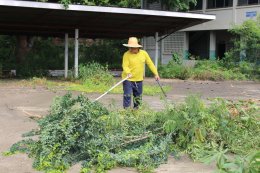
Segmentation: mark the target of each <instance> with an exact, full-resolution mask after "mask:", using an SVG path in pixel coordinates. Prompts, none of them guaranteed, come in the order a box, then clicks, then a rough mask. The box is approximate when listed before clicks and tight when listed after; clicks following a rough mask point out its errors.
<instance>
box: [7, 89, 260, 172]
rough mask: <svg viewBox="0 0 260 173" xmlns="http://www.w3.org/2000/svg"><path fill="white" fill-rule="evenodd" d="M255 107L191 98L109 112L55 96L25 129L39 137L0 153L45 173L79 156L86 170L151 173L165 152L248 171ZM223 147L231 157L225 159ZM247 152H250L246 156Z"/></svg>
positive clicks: (255, 142)
mask: <svg viewBox="0 0 260 173" xmlns="http://www.w3.org/2000/svg"><path fill="white" fill-rule="evenodd" d="M259 111H260V110H259V107H258V106H257V105H255V104H254V103H253V102H250V101H246V102H245V101H244V102H230V101H226V100H223V99H216V100H214V102H213V103H212V104H211V105H209V106H206V105H205V104H204V103H203V102H202V100H201V99H199V98H198V97H197V96H190V97H188V98H187V99H186V102H185V103H183V104H180V105H170V104H169V105H166V109H165V110H163V111H160V112H154V111H152V110H150V109H148V108H141V109H140V110H113V109H112V110H111V111H110V112H109V111H108V110H107V109H106V108H104V107H103V106H102V105H100V104H99V103H97V102H91V101H90V100H88V99H87V98H85V97H84V96H82V95H80V96H78V97H76V98H72V96H71V94H67V95H65V96H63V97H59V98H57V99H56V100H55V102H54V103H53V105H52V108H51V111H50V114H49V115H48V116H46V117H45V118H43V119H41V120H40V121H39V127H40V129H39V130H38V131H34V132H33V133H32V134H36V135H37V134H38V135H39V136H38V138H37V139H35V140H33V139H27V140H23V141H20V142H18V143H16V144H14V145H13V146H12V147H11V148H10V151H9V152H7V153H5V154H6V155H10V154H12V153H16V152H18V151H20V152H26V153H28V154H29V156H30V157H32V158H34V164H33V166H34V167H35V168H36V169H38V170H42V171H45V172H52V171H56V172H63V171H64V170H66V169H68V167H69V166H71V165H72V164H74V163H76V162H79V161H83V165H82V170H81V172H85V173H86V172H90V171H91V170H95V171H96V172H105V170H107V169H111V168H113V167H115V166H117V165H119V166H120V165H121V166H131V167H136V168H137V169H138V170H139V171H140V172H151V171H152V170H153V169H154V168H155V167H157V166H158V165H159V164H161V163H163V162H165V161H166V160H167V157H168V154H170V153H173V152H175V153H176V152H177V151H185V152H186V153H188V154H189V155H190V156H191V157H192V158H193V159H194V160H202V161H203V159H204V161H208V162H209V161H211V160H216V161H217V168H218V169H219V170H220V171H221V172H223V173H229V172H232V169H233V167H239V169H242V170H243V171H242V173H247V172H249V171H251V172H252V173H254V170H258V169H257V168H259V164H258V163H259V160H257V159H259V152H255V151H257V150H258V151H259V149H260V143H259V141H260V136H259V135H256V134H259V133H260V125H259V122H258V119H259ZM227 152H231V153H233V154H235V155H237V159H236V160H233V159H228V158H227V156H226V155H225V153H227ZM248 153H252V154H251V155H250V156H248V157H247V156H246V155H247V154H248ZM244 161H245V162H244ZM230 165H233V166H232V167H230ZM228 166H229V167H228ZM232 173H233V172H232ZM255 173H256V172H255Z"/></svg>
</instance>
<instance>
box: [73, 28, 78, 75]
mask: <svg viewBox="0 0 260 173" xmlns="http://www.w3.org/2000/svg"><path fill="white" fill-rule="evenodd" d="M74 63H75V64H74V68H75V78H77V77H78V76H79V69H78V68H79V29H75V60H74Z"/></svg>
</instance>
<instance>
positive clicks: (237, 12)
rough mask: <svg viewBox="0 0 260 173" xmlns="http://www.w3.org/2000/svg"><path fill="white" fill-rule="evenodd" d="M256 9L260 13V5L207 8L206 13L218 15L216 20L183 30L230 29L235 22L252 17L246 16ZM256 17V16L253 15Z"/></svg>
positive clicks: (241, 21)
mask: <svg viewBox="0 0 260 173" xmlns="http://www.w3.org/2000/svg"><path fill="white" fill-rule="evenodd" d="M253 11H255V12H256V13H257V15H260V5H250V6H236V7H234V8H233V7H230V8H218V9H206V10H205V14H214V15H216V20H213V21H210V22H206V23H203V24H200V25H196V26H193V27H190V28H187V29H184V30H182V31H201V30H223V29H230V28H231V27H232V25H233V24H241V23H243V22H244V21H245V20H248V19H250V17H246V13H247V12H253ZM253 19H256V17H253Z"/></svg>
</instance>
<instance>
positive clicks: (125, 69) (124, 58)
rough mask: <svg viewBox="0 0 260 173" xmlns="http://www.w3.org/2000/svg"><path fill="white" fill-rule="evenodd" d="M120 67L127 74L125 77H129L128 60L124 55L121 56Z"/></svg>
mask: <svg viewBox="0 0 260 173" xmlns="http://www.w3.org/2000/svg"><path fill="white" fill-rule="evenodd" d="M122 67H123V71H124V72H125V73H126V74H127V77H131V76H132V75H131V70H130V68H129V60H128V57H127V56H126V54H124V56H123V64H122Z"/></svg>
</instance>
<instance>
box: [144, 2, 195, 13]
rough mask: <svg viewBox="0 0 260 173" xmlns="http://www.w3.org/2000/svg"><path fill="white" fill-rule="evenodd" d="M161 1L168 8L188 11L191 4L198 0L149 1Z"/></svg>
mask: <svg viewBox="0 0 260 173" xmlns="http://www.w3.org/2000/svg"><path fill="white" fill-rule="evenodd" d="M159 1H160V2H161V3H162V5H163V6H164V7H165V9H166V10H174V11H179V10H180V11H186V10H188V9H189V7H190V5H191V4H193V5H196V4H197V0H148V2H159Z"/></svg>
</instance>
